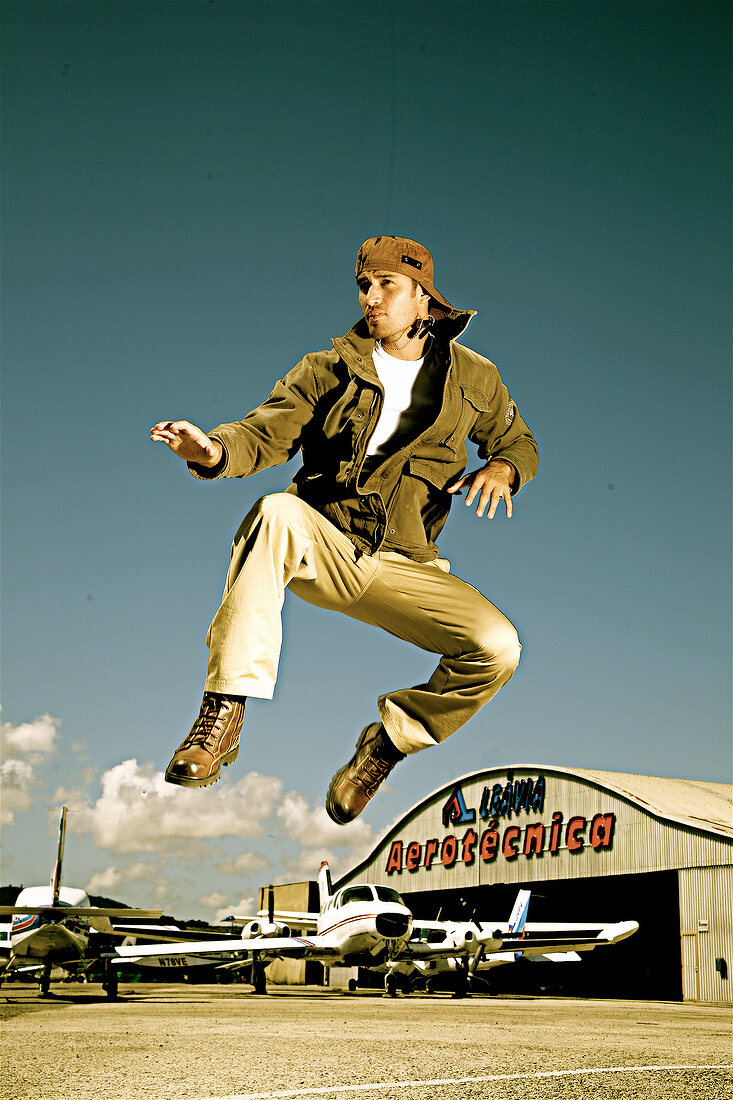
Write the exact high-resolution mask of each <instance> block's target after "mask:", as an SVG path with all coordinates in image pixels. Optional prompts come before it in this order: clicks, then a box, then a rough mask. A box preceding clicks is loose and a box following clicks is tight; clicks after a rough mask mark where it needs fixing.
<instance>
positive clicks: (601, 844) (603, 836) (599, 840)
mask: <svg viewBox="0 0 733 1100" xmlns="http://www.w3.org/2000/svg"><path fill="white" fill-rule="evenodd" d="M615 824H616V815H615V814H596V816H595V817H594V818H593V820H592V821H591V824H590V843H591V847H592V848H595V849H596V850H598V848H610V847H611V845H612V842H613V827H614V825H615Z"/></svg>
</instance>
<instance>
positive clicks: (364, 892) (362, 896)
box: [339, 886, 374, 905]
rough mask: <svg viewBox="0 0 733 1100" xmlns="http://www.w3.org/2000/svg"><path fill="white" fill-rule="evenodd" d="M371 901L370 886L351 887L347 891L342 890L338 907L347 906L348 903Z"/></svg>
mask: <svg viewBox="0 0 733 1100" xmlns="http://www.w3.org/2000/svg"><path fill="white" fill-rule="evenodd" d="M373 900H374V895H373V894H372V888H371V886H351V887H349V889H348V890H344V892H343V894H342V895H341V898H340V899H339V905H347V904H348V903H349V902H350V901H373Z"/></svg>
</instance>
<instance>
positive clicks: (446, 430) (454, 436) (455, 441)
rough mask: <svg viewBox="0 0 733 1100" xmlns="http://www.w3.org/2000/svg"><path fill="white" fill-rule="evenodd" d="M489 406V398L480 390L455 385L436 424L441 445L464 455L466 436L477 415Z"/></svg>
mask: <svg viewBox="0 0 733 1100" xmlns="http://www.w3.org/2000/svg"><path fill="white" fill-rule="evenodd" d="M489 408H490V403H489V399H488V397H487V396H486V394H485V393H483V392H482V391H481V390H479V389H475V388H474V387H465V388H464V387H463V386H456V387H455V388H454V389H453V390H452V392H451V394H450V398H449V400H448V403H447V406H446V408H445V409H444V411H443V412H442V413H441V416H440V417H439V419H438V424H437V425H436V426H437V427H439V428H440V443H441V445H442V446H443V447H447V448H448V450H449V451H451V452H453V454H454V455H456V456H458V455H465V454H466V446H465V444H466V437H467V436H468V435H469V434H470V432H471V429H472V428H473V426H474V424H475V423H476V421H477V420H478V418H479V416H481V415H482V414H483V413H486V412H488V410H489Z"/></svg>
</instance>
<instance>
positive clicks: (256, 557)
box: [206, 493, 521, 753]
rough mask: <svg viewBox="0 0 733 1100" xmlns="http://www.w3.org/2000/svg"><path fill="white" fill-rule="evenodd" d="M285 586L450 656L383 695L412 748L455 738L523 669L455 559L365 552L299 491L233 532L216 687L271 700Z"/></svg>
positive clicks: (382, 703) (211, 638)
mask: <svg viewBox="0 0 733 1100" xmlns="http://www.w3.org/2000/svg"><path fill="white" fill-rule="evenodd" d="M286 588H289V589H290V591H291V592H294V593H295V594H296V595H297V596H300V597H301V599H304V600H306V601H307V602H308V603H312V604H315V605H316V606H318V607H324V608H328V609H330V610H332V611H341V612H343V614H345V615H350V616H351V617H352V618H354V619H358V620H359V621H360V622H364V623H371V624H372V625H374V626H379V627H382V629H383V630H387V631H389V633H390V634H394V635H395V636H396V637H397V638H402V639H404V640H405V641H407V642H412V643H413V644H414V645H417V646H420V647H421V648H422V649H426V650H429V651H430V652H432V653H439V654H441V655H442V656H441V659H440V663H439V664H438V667H437V668H436V670H435V672H434V673H433V675H432V676H431V678H430V680H429V681H428V682H427V683H426V684H419V685H418V686H416V687H411V688H405V689H403V690H400V691H394V692H390V693H389V694H388V695H383V696H382V697H381V698H380V699H379V714H380V717H381V720H382V722H383V723H384V726H385V729H386V730H387V732H388V734H389V736H390V738H391V740H392V741H393V742H394V744H395V745H396V746H397V748H398V749H400V750H401V751H402V752H406V753H412V752H417V751H418V750H420V749H424V748H427V747H428V746H430V745H435V744H436V743H438V742H440V741H444V740H445V739H446V737H449V736H450V735H451V734H452V733H455V731H456V730H457V729H459V728H460V727H461V726H462V725H463V724H464V723H465V722H467V721H468V719H469V718H470V717H471V716H472V715H473V714H475V713H476V711H477V710H478V709H479V708H480V707H482V706H483V705H484V703H487V702H488V701H489V699H491V698H492V696H494V695H495V694H496V692H497V691H498V690H499V688H500V687H501V686H502V685H503V684H505V683H506V682H507V681H508V680H510V679H511V677H512V674H513V672H514V670H515V668H516V667H517V664H518V662H519V651H520V648H521V647H520V645H519V639H518V638H517V632H516V630H515V629H514V627H513V626H512V624H511V623H510V622H509V620H508V619H506V618H505V617H504V616H503V615H502V614H501V612H500V611H498V610H497V609H496V608H495V607H494V605H493V604H491V603H489V601H488V600H487V599H485V597H484V596H482V595H481V593H480V592H478V591H477V590H476V589H475V588H472V587H471V585H469V584H466V582H465V581H462V580H460V579H459V578H458V577H454V576H452V575H451V573H450V566H449V564H448V562H447V561H444V560H441V559H438V560H437V561H431V562H426V563H423V562H415V561H412V560H411V559H409V558H406V557H404V556H403V555H402V554H395V553H389V552H380V553H377V554H374V555H368V554H359V553H358V552H357V550H356V548H355V547H354V545H353V543H351V542H350V540H349V539H348V538H347V537H346V536H345V535H344V534H343V533H342V532H341V531H339V530H338V528H336V527H334V525H333V524H332V523H330V522H329V521H328V520H327V519H325V517H324V516H322V515H321V514H320V512H317V511H316V510H315V509H314V508H311V507H310V505H308V504H306V503H305V502H304V501H302V500H300V499H299V498H298V497H297V496H295V495H294V494H292V493H273V494H271V495H270V496H266V497H263V498H262V499H261V500H259V501H258V502H257V504H255V506H254V508H253V509H252V510H251V512H250V513H249V515H248V516H247V517H246V518H245V520H244V522H243V523H242V526H241V527H240V529H239V531H238V532H237V535H236V537H235V540H234V543H233V546H232V556H231V563H230V567H229V572H228V575H227V580H226V587H225V589H224V597H223V600H222V604H221V607H220V608H219V610H218V611H217V613H216V615H215V617H214V620H213V622H212V624H211V627H210V628H209V633H208V636H207V643H208V646H209V666H208V673H207V678H206V690H207V691H218V692H222V693H224V694H231V695H250V696H255V697H257V698H261V699H271V698H272V695H273V692H274V688H275V680H276V678H277V667H278V661H279V657H280V648H281V645H282V619H281V612H282V605H283V601H284V598H285V589H286ZM355 724H358V723H355Z"/></svg>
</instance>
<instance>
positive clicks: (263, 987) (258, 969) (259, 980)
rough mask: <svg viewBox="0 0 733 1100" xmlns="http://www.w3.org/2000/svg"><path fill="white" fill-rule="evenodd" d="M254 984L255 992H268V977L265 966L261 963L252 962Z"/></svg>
mask: <svg viewBox="0 0 733 1100" xmlns="http://www.w3.org/2000/svg"><path fill="white" fill-rule="evenodd" d="M252 985H253V986H254V989H255V993H267V979H266V977H265V968H264V966H262V965H261V964H260V963H254V962H253V963H252Z"/></svg>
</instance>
